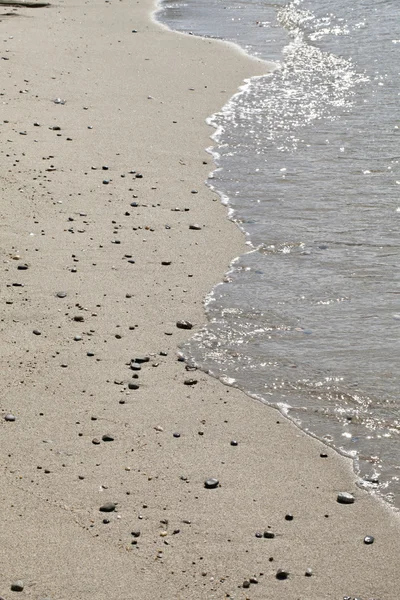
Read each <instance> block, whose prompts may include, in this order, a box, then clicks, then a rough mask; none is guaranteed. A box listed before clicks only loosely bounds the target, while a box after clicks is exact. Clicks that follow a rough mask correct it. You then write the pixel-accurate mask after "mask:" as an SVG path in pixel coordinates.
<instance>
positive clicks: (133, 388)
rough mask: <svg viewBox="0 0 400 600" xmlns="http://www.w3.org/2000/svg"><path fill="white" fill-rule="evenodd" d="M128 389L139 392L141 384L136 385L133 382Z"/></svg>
mask: <svg viewBox="0 0 400 600" xmlns="http://www.w3.org/2000/svg"><path fill="white" fill-rule="evenodd" d="M128 388H129V389H130V390H138V389H139V384H138V383H134V382H133V381H130V382H129V383H128Z"/></svg>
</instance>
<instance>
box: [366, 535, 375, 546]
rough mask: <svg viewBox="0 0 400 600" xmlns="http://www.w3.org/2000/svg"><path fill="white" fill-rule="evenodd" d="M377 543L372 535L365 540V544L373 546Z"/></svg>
mask: <svg viewBox="0 0 400 600" xmlns="http://www.w3.org/2000/svg"><path fill="white" fill-rule="evenodd" d="M374 541H375V538H374V537H373V536H372V535H367V536H366V537H365V538H364V544H373V543H374Z"/></svg>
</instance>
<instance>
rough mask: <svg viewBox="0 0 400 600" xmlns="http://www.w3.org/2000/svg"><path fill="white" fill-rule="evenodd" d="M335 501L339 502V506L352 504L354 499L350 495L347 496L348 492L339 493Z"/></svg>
mask: <svg viewBox="0 0 400 600" xmlns="http://www.w3.org/2000/svg"><path fill="white" fill-rule="evenodd" d="M336 500H337V502H339V504H353V503H354V500H355V498H354V496H353V495H352V494H349V493H348V492H340V494H338V496H337V498H336Z"/></svg>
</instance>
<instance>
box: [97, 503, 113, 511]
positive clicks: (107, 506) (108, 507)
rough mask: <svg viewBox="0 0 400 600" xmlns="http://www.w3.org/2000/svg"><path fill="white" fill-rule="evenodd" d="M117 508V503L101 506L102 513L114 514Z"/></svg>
mask: <svg viewBox="0 0 400 600" xmlns="http://www.w3.org/2000/svg"><path fill="white" fill-rule="evenodd" d="M116 508H117V503H116V502H106V503H105V504H102V506H100V508H99V510H100V512H113V511H114V510H115V509H116Z"/></svg>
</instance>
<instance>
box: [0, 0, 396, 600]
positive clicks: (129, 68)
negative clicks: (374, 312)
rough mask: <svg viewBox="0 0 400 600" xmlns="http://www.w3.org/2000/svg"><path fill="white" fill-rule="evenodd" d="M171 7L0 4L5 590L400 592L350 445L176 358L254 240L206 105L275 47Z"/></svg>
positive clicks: (150, 594) (0, 539) (389, 519)
mask: <svg viewBox="0 0 400 600" xmlns="http://www.w3.org/2000/svg"><path fill="white" fill-rule="evenodd" d="M152 7H153V4H152V3H151V2H149V1H144V2H139V3H138V4H136V5H134V7H131V6H129V5H128V3H125V2H118V3H117V2H116V3H100V2H96V3H94V4H90V5H87V4H84V3H83V2H81V1H79V2H77V3H76V4H75V5H74V6H72V7H71V6H68V5H64V4H63V3H60V4H59V5H57V6H53V7H51V8H50V9H46V8H44V9H38V10H35V11H34V12H33V13H32V12H29V9H19V10H20V14H21V15H24V16H21V17H19V18H15V19H13V20H4V21H3V22H1V23H0V28H1V30H2V34H3V35H2V45H3V47H2V50H3V52H2V56H5V57H6V58H9V60H8V61H2V66H3V69H4V74H5V75H7V77H6V76H5V77H4V82H3V86H2V93H3V95H2V103H3V104H2V108H3V118H2V122H1V128H2V133H3V136H2V142H1V147H0V151H1V154H0V156H1V157H2V163H3V170H2V173H3V175H2V181H1V187H2V192H3V194H2V195H3V199H4V200H3V205H2V207H1V215H2V258H3V261H2V264H3V280H4V282H5V284H4V287H3V289H2V293H1V303H2V306H3V320H2V327H1V331H0V335H1V344H2V349H3V352H2V370H3V378H4V379H3V381H4V383H3V390H4V391H3V397H2V400H1V406H0V408H1V411H0V412H1V414H2V419H1V423H0V426H1V427H2V429H1V433H2V440H3V443H2V451H1V454H0V456H1V464H2V475H1V499H2V504H3V508H4V509H5V510H4V512H5V514H6V518H5V524H4V526H3V528H2V532H1V533H0V544H1V548H2V550H1V551H0V567H1V568H0V572H1V576H0V596H2V597H4V598H5V600H9V598H12V597H13V596H14V595H15V592H13V591H11V585H12V584H13V583H15V582H16V581H18V580H22V581H23V584H24V585H23V588H24V589H23V592H22V593H21V597H27V598H44V597H46V598H47V597H48V598H52V599H53V600H56V599H57V600H63V599H64V598H65V599H67V598H79V599H84V600H92V599H94V598H96V600H103V598H104V600H105V599H106V598H107V600H109V599H110V598H115V599H117V598H118V600H121V599H122V600H125V599H126V600H128V599H129V598H132V597H136V598H140V600H147V599H150V598H151V599H152V600H154V598H160V599H161V598H179V599H180V598H182V599H183V598H196V599H198V598H204V599H205V600H211V599H212V598H235V599H236V600H238V599H245V598H251V600H257V599H258V598H260V599H261V598H263V599H265V598H266V597H269V596H271V597H272V596H273V597H276V598H285V599H289V600H292V599H293V600H294V599H295V598H304V600H314V599H315V600H321V598H327V599H332V600H334V599H337V598H340V599H341V598H342V597H344V596H345V595H347V596H350V597H351V598H353V597H358V598H361V599H362V600H366V598H371V597H373V598H374V599H376V600H378V598H379V600H396V599H397V594H398V591H397V589H398V575H397V569H396V564H395V563H396V559H395V556H396V555H398V553H399V550H400V542H399V535H398V532H399V522H398V519H397V518H395V516H394V515H393V514H391V513H389V512H388V511H386V510H383V509H382V507H381V506H380V505H379V503H378V502H376V499H374V498H372V497H371V496H370V495H369V494H368V493H367V492H365V491H363V490H360V489H358V488H357V487H356V477H355V475H354V473H353V472H352V471H351V472H350V469H351V466H350V463H349V462H348V461H346V460H345V459H344V458H342V457H340V456H339V455H337V454H336V453H334V452H333V451H331V450H328V451H327V449H326V446H324V445H323V444H322V443H320V442H318V441H316V440H315V439H313V438H310V437H309V436H308V435H306V434H304V433H302V432H301V431H300V430H298V429H297V427H295V426H294V425H293V424H292V423H290V422H289V421H288V420H286V419H283V418H282V419H279V414H278V413H277V412H276V411H275V410H274V409H272V408H271V407H267V406H265V405H262V404H261V403H257V402H256V401H254V400H253V399H251V398H250V397H249V396H247V395H245V394H244V393H243V392H240V391H239V390H237V389H235V388H228V387H226V386H224V385H223V384H222V383H220V382H219V381H218V380H216V379H214V378H212V377H211V376H209V375H206V374H205V373H202V372H200V371H191V370H188V369H187V368H186V367H187V365H185V364H184V363H182V362H180V361H178V360H177V351H178V346H179V344H181V343H182V342H184V341H185V340H186V339H188V336H189V335H191V332H195V331H196V330H197V328H198V327H199V326H201V324H202V323H204V322H205V315H204V310H203V303H202V298H203V297H204V295H205V294H206V293H207V292H208V291H209V290H210V289H211V287H212V286H213V285H215V284H216V283H217V282H218V281H220V280H221V278H222V277H223V273H224V272H225V271H226V269H227V268H228V265H229V260H230V257H232V256H235V255H237V254H239V253H240V252H242V251H243V249H244V248H245V245H244V237H243V234H242V233H241V231H240V230H239V228H238V227H237V226H236V225H235V224H234V223H233V222H231V221H229V220H228V219H227V216H226V207H224V206H223V205H222V204H221V203H220V201H219V197H217V196H216V194H215V193H213V192H212V191H210V190H209V189H208V188H207V187H206V186H205V185H204V180H205V179H206V177H207V173H208V172H209V170H210V161H209V160H208V155H207V154H206V150H205V149H206V147H207V145H209V138H210V133H211V131H210V127H209V126H207V125H206V123H205V119H206V117H207V116H208V115H210V114H212V112H213V111H214V112H215V111H216V110H218V108H219V106H222V105H223V104H224V103H226V101H227V100H228V99H229V98H230V97H231V96H232V95H233V94H234V93H235V90H237V88H238V86H239V85H240V82H241V81H243V80H244V79H245V78H248V77H251V76H252V74H253V75H257V74H260V73H259V71H262V69H263V68H264V64H263V63H262V61H254V60H253V61H250V60H249V59H248V58H247V57H245V56H241V55H240V54H239V53H237V52H233V48H232V47H229V45H228V44H225V43H224V42H218V41H214V40H213V41H211V40H209V39H202V38H197V37H195V36H189V35H177V34H176V33H174V32H171V31H170V30H168V29H166V28H164V27H163V26H161V25H160V24H158V23H157V22H156V21H154V20H153V18H152V12H151V11H152ZM0 18H1V17H0ZM10 36H12V37H10ZM217 47H218V52H216V48H217ZM57 98H60V99H62V100H65V104H60V103H57V104H56V103H54V102H53V100H54V99H57ZM35 123H37V124H36V125H35ZM35 140H37V141H35ZM132 171H133V172H132ZM193 226H196V228H193ZM197 227H199V228H197ZM217 250H218V251H217ZM235 253H236V254H235ZM21 266H22V268H19V267H21ZM64 294H65V295H64ZM181 321H188V322H190V323H192V324H193V327H192V329H191V330H190V331H188V329H186V325H184V328H181V327H177V323H178V322H181ZM146 359H148V360H146ZM136 375H137V376H138V377H137V378H136V377H135V376H136ZM195 382H196V383H195ZM136 385H138V388H137V389H134V387H135V386H136ZM130 386H132V387H130ZM7 414H12V415H14V417H15V421H14V420H5V419H4V416H5V415H7ZM233 441H235V442H237V444H232V442H233ZM321 454H327V456H326V457H321V456H320V455H321ZM209 478H216V479H218V480H219V485H218V487H217V488H215V489H206V488H205V487H204V482H205V481H206V480H207V479H209ZM340 492H351V493H352V494H354V496H355V502H354V504H351V505H341V504H338V503H337V501H336V497H337V494H338V493H340ZM110 503H111V504H110ZM107 504H108V509H109V512H104V511H103V510H100V508H104V507H105V506H106V505H107ZM288 515H292V517H293V518H290V517H289V516H288ZM327 515H329V516H327ZM266 531H268V532H270V533H273V534H274V535H275V537H268V536H266V535H264V532H266ZM258 534H260V536H261V537H260V536H259V535H258ZM368 535H373V536H374V537H375V542H374V543H373V544H372V545H366V544H364V542H363V539H364V537H365V536H368ZM271 559H272V560H271ZM278 569H286V570H287V571H288V573H289V575H288V577H287V578H286V579H277V578H276V574H277V571H278ZM307 569H311V571H312V573H311V574H310V572H309V571H307ZM306 573H308V574H307V575H306ZM256 581H257V582H258V583H256ZM244 582H249V587H247V584H246V585H245V586H244Z"/></svg>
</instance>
